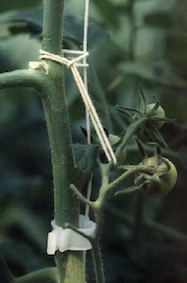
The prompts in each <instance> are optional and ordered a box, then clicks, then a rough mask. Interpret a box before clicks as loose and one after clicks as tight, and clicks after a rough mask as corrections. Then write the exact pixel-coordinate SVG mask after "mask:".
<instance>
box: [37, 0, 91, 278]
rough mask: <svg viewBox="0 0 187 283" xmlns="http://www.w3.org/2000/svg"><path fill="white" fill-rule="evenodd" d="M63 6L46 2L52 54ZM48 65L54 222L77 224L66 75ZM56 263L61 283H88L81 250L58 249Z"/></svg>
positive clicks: (47, 45)
mask: <svg viewBox="0 0 187 283" xmlns="http://www.w3.org/2000/svg"><path fill="white" fill-rule="evenodd" d="M63 9H64V1H63V0H55V1H54V0H45V2H44V19H43V41H42V45H43V49H44V50H46V51H48V52H51V53H53V54H61V46H62V26H63ZM48 67H49V70H48V74H47V75H46V74H45V79H46V80H45V85H44V86H43V87H44V91H43V92H42V93H41V98H42V103H43V107H44V113H45V118H46V122H47V129H48V135H49V141H50V148H51V156H52V170H53V185H54V214H55V222H56V224H57V225H58V226H63V224H64V223H66V222H69V223H70V224H72V225H74V226H78V224H79V201H78V199H77V198H76V197H75V195H74V194H73V192H72V190H70V188H69V185H70V183H73V172H74V162H73V154H72V141H71V134H70V125H69V116H68V111H67V106H66V100H65V93H64V74H63V70H62V66H60V65H59V64H58V63H55V62H52V61H49V62H48ZM56 264H57V268H58V272H59V277H60V282H61V283H62V282H63V283H67V282H68V283H71V282H72V283H73V282H77V283H83V282H85V278H84V272H83V263H82V253H81V252H74V251H67V252H66V253H60V252H57V254H56Z"/></svg>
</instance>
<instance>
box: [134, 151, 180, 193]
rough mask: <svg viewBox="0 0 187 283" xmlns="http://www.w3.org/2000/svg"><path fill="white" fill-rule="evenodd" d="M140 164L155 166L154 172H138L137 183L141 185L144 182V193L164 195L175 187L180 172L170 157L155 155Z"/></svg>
mask: <svg viewBox="0 0 187 283" xmlns="http://www.w3.org/2000/svg"><path fill="white" fill-rule="evenodd" d="M164 161H165V162H164ZM166 163H167V164H168V166H169V168H168V166H167V165H166ZM140 164H141V165H142V164H143V165H145V166H148V167H150V168H155V170H154V171H155V172H154V174H152V175H149V174H138V175H137V176H136V178H135V185H138V186H139V185H140V184H143V183H144V185H143V186H142V187H141V188H140V191H141V192H142V193H143V194H144V195H147V196H150V197H159V196H164V195H165V194H167V193H168V192H169V191H170V190H172V189H173V187H174V186H175V184H176V181H177V175H178V174H177V170H176V167H175V165H174V164H173V163H172V162H171V161H170V160H169V159H167V158H164V157H162V158H161V159H160V158H159V159H158V157H156V156H153V157H150V158H148V159H147V160H146V161H144V162H143V163H142V162H141V163H140Z"/></svg>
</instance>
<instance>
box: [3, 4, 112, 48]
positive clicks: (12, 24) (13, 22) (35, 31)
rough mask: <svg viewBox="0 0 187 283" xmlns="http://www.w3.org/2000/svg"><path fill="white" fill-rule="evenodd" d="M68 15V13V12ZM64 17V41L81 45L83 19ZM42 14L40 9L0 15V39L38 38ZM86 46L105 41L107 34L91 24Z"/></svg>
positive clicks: (40, 31) (66, 15)
mask: <svg viewBox="0 0 187 283" xmlns="http://www.w3.org/2000/svg"><path fill="white" fill-rule="evenodd" d="M68 13H69V12H68ZM68 13H65V15H64V23H63V24H64V27H63V35H64V39H65V43H66V41H69V40H72V41H73V42H74V43H76V44H78V45H82V41H83V31H84V21H83V17H78V16H76V17H75V16H72V15H70V14H68ZM42 20H43V12H42V9H41V8H38V7H37V8H31V9H23V10H14V11H9V12H5V13H2V14H0V37H6V36H10V35H11V34H20V33H29V34H31V35H32V36H33V35H35V36H40V35H41V33H42ZM88 30H89V33H88V45H89V48H93V47H94V46H95V45H96V44H98V43H99V42H102V41H104V40H106V39H107V38H108V37H109V34H108V33H107V32H106V31H105V30H104V29H102V28H100V27H99V26H98V25H96V24H95V23H93V22H90V23H89V26H88Z"/></svg>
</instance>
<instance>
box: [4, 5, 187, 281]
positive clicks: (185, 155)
mask: <svg viewBox="0 0 187 283" xmlns="http://www.w3.org/2000/svg"><path fill="white" fill-rule="evenodd" d="M67 2H68V3H67V4H66V12H65V14H66V17H65V31H64V32H65V37H64V43H63V44H64V47H68V48H75V47H76V48H77V47H78V48H81V44H82V43H81V40H82V16H83V9H82V7H83V5H81V4H80V2H81V3H82V4H83V1H67ZM78 2H79V3H78ZM34 5H35V6H34ZM37 5H39V7H40V9H42V4H41V1H33V0H32V1H18V0H17V1H4V0H2V1H1V2H0V12H1V15H0V62H1V64H0V71H1V72H5V71H11V70H14V69H21V68H27V65H28V62H29V61H34V60H37V59H38V54H39V52H38V51H39V48H40V42H41V34H40V32H41V22H42V17H41V15H42V14H41V12H40V11H38V10H35V9H33V8H34V7H38V6H37ZM29 7H30V8H32V10H30V11H28V10H27V11H25V10H22V9H28V8H29ZM14 9H17V10H18V11H16V12H10V11H12V10H14ZM90 12H91V21H90V27H89V32H90V33H89V51H90V57H89V63H90V69H89V78H90V80H89V88H90V93H91V96H92V99H93V101H94V103H95V105H96V108H97V110H98V113H99V115H100V117H101V120H102V122H103V124H104V125H105V126H106V128H108V129H109V130H110V131H111V132H112V133H114V134H118V135H120V133H121V131H125V129H126V127H127V123H126V120H124V119H122V116H120V115H119V114H117V112H116V110H115V106H116V105H117V104H120V105H122V106H128V107H137V104H138V100H139V94H138V93H139V90H138V84H139V83H141V85H142V88H143V90H144V93H145V95H146V98H147V100H148V102H153V101H154V100H153V94H155V93H156V95H157V98H158V99H159V100H160V103H161V105H162V106H163V107H164V109H165V111H166V114H167V117H169V118H176V121H175V122H174V123H172V124H166V125H164V127H163V128H162V129H161V133H162V135H163V137H164V138H165V140H166V141H167V143H168V145H169V147H170V148H171V151H170V152H167V155H168V157H169V158H170V159H171V160H172V161H173V162H174V163H175V164H176V167H177V170H178V175H179V177H178V182H177V185H176V186H175V188H174V189H173V190H172V191H171V192H170V193H169V194H168V195H166V196H165V197H163V198H158V199H152V198H143V199H142V197H140V195H139V193H133V194H130V195H126V196H123V197H120V198H112V197H111V198H110V199H109V201H108V205H107V206H106V210H105V217H104V227H103V232H102V233H103V234H102V240H101V242H102V251H103V261H104V269H105V274H106V279H107V283H114V282H137V283H140V282H146V283H156V282H161V283H167V282H168V283H185V282H187V225H186V223H187V205H186V204H187V191H186V182H187V177H186V171H187V170H186V169H187V123H186V121H187V111H186V108H187V83H186V78H187V52H186V46H187V4H186V1H185V0H180V1H179V0H176V1H171V2H170V1H159V0H153V1H143V0H139V1H138V0H137V1H130V0H129V1H127V0H110V1H109V0H94V1H91V4H90ZM66 96H67V103H68V107H69V113H70V118H71V127H72V135H73V140H74V142H81V141H83V142H84V141H85V140H84V137H83V135H82V133H81V130H80V125H81V126H84V125H85V118H84V107H83V103H82V101H81V99H80V95H79V93H78V91H77V89H76V86H75V84H74V83H73V81H72V78H71V74H70V73H68V72H67V73H66ZM137 161H138V162H139V161H140V159H139V155H138V154H137V153H136V152H135V151H134V149H133V148H131V146H130V145H129V156H128V162H129V163H131V162H132V163H133V162H137ZM97 181H98V179H97V176H96V177H95V179H94V185H93V186H94V193H93V198H94V194H96V193H97V187H98V182H97ZM125 186H128V184H125ZM140 207H141V210H139V209H140ZM140 211H141V213H142V224H141V226H138V224H137V223H138V221H137V219H138V217H139V212H140ZM52 219H53V188H52V176H51V163H50V151H49V143H48V137H47V131H46V126H45V121H44V117H43V111H42V106H41V102H40V99H39V97H38V96H37V93H35V92H34V91H33V90H32V89H22V88H17V89H7V90H1V92H0V231H1V233H0V252H1V254H2V255H3V256H4V258H5V260H6V261H7V263H8V266H9V267H10V269H11V270H12V272H13V273H14V274H15V275H17V276H19V275H23V274H25V273H27V272H30V271H33V270H37V269H39V268H41V267H45V266H51V265H54V261H53V258H52V257H51V256H47V255H46V238H47V233H48V232H49V231H50V229H51V227H50V221H51V220H52ZM1 273H2V275H0V278H3V270H2V271H1ZM91 278H93V267H92V263H91V257H90V253H88V282H90V283H91V282H94V280H92V279H91ZM2 280H3V279H2ZM0 282H3V283H6V282H4V281H1V280H0Z"/></svg>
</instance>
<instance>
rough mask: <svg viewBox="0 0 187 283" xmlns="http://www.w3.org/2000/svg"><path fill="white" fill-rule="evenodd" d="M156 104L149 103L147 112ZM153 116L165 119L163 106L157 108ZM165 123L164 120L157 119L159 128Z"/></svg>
mask: <svg viewBox="0 0 187 283" xmlns="http://www.w3.org/2000/svg"><path fill="white" fill-rule="evenodd" d="M154 106H155V104H154V103H151V104H148V105H147V108H146V112H149V111H150V110H151V109H153V107H154ZM153 117H155V118H159V119H164V118H165V117H166V116H165V111H164V109H163V108H162V107H161V106H159V107H158V109H156V110H155V113H154V115H153ZM163 124H164V122H163V121H155V126H156V127H157V129H160V128H162V126H163Z"/></svg>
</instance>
